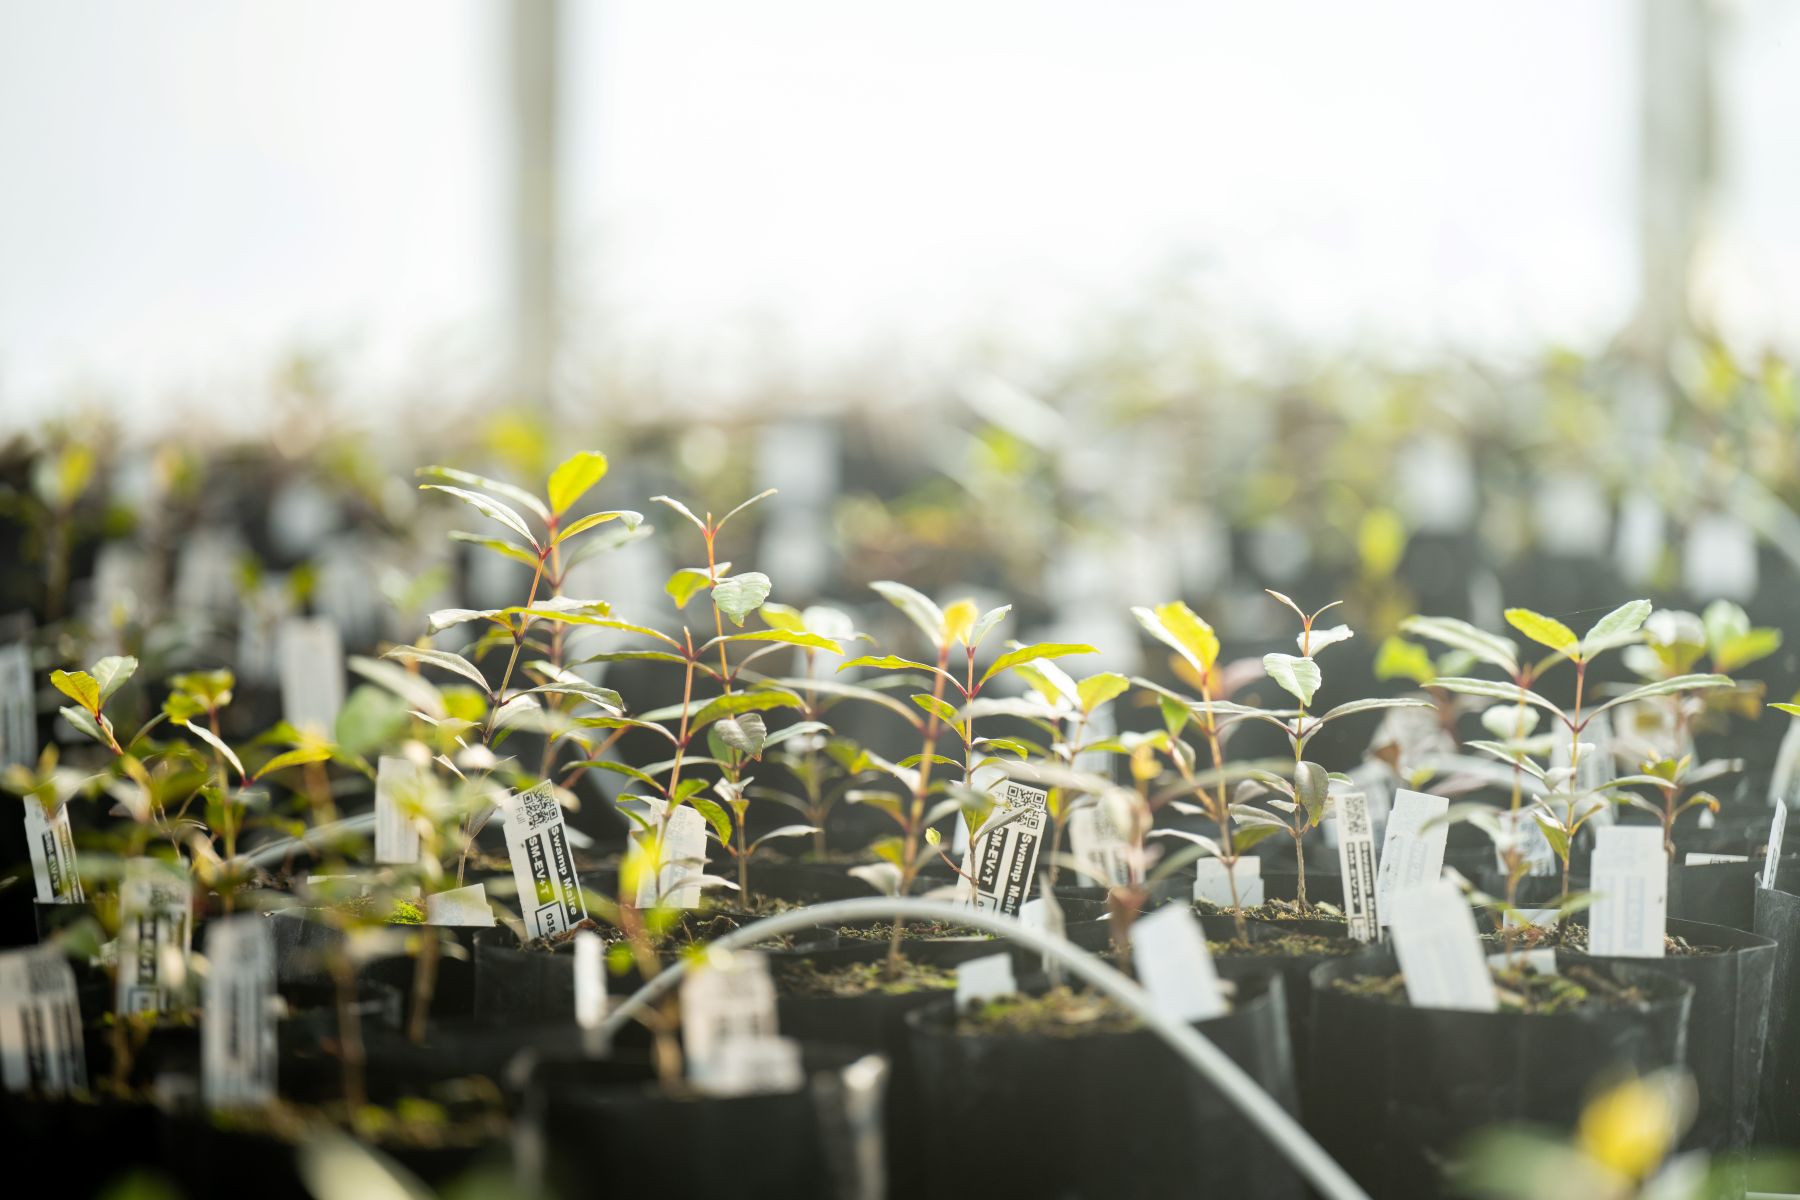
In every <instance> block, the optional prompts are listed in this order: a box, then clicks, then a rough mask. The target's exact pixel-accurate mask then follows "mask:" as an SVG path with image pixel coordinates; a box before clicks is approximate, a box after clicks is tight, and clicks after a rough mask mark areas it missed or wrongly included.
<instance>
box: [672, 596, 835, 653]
mask: <svg viewBox="0 0 1800 1200" xmlns="http://www.w3.org/2000/svg"><path fill="white" fill-rule="evenodd" d="M763 607H764V608H765V609H766V608H767V607H768V605H766V604H765V605H763ZM720 642H783V643H785V644H787V645H789V646H804V647H806V648H807V649H808V650H829V651H831V652H832V653H833V654H842V653H843V647H842V646H839V645H838V644H837V643H836V642H834V641H832V640H831V639H830V638H828V637H821V636H820V635H819V634H816V633H806V632H804V631H802V632H800V633H795V632H793V631H791V630H787V629H757V630H753V631H751V632H750V633H728V634H726V635H725V636H724V637H716V638H713V639H712V640H711V641H709V642H707V643H706V647H703V648H710V647H712V646H716V645H718V644H719V643H720Z"/></svg>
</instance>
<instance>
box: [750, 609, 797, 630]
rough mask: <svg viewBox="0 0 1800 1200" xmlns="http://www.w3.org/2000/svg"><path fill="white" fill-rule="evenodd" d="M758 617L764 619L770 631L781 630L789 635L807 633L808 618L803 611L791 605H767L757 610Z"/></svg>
mask: <svg viewBox="0 0 1800 1200" xmlns="http://www.w3.org/2000/svg"><path fill="white" fill-rule="evenodd" d="M756 615H757V616H759V617H761V618H762V619H763V622H764V624H766V625H768V627H769V628H770V629H780V630H784V631H786V632H788V633H805V632H806V617H805V615H804V614H802V613H801V611H800V610H799V609H797V608H795V607H793V606H792V605H789V604H765V605H763V606H762V607H761V608H759V609H757V610H756Z"/></svg>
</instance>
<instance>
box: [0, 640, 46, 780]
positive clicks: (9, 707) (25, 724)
mask: <svg viewBox="0 0 1800 1200" xmlns="http://www.w3.org/2000/svg"><path fill="white" fill-rule="evenodd" d="M37 756H38V748H37V693H36V692H35V691H34V690H33V689H32V686H31V651H30V649H29V648H28V647H27V646H26V645H25V643H24V642H8V643H7V644H6V645H4V646H0V767H12V766H18V767H29V766H32V765H34V764H35V763H36V762H37Z"/></svg>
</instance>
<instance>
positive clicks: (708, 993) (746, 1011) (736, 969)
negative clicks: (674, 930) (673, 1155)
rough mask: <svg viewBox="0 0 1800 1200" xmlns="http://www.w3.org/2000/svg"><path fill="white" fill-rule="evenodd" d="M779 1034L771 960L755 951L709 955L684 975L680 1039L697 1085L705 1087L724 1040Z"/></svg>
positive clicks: (717, 1067)
mask: <svg viewBox="0 0 1800 1200" xmlns="http://www.w3.org/2000/svg"><path fill="white" fill-rule="evenodd" d="M778 1032H779V1029H778V1028H777V1026H776V1023H775V984H774V983H773V981H771V980H770V978H769V960H768V959H767V958H766V957H765V956H763V955H762V954H760V953H758V952H757V951H755V950H738V951H733V952H732V953H729V954H722V953H713V954H709V955H707V957H706V961H705V962H704V963H701V964H698V965H696V966H695V967H694V968H692V969H691V970H689V971H688V973H687V975H686V977H685V978H683V979H682V981H681V1041H682V1049H683V1050H684V1051H685V1052H686V1054H687V1071H688V1081H689V1082H690V1083H692V1084H694V1086H695V1087H698V1088H700V1089H701V1090H703V1091H704V1090H709V1089H708V1085H709V1084H710V1083H711V1081H712V1080H713V1079H714V1078H715V1077H716V1075H717V1073H718V1072H719V1070H720V1063H719V1052H720V1050H721V1049H722V1048H723V1047H724V1046H725V1044H726V1043H728V1042H733V1041H744V1040H750V1039H757V1038H772V1037H774V1036H776V1034H777V1033H778Z"/></svg>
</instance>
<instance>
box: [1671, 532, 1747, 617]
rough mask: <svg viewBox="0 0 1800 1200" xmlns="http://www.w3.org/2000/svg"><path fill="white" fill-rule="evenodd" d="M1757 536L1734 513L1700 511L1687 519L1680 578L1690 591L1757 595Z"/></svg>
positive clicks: (1729, 595)
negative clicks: (1692, 517)
mask: <svg viewBox="0 0 1800 1200" xmlns="http://www.w3.org/2000/svg"><path fill="white" fill-rule="evenodd" d="M1756 576H1757V562H1756V537H1755V535H1754V534H1752V533H1751V531H1750V527H1749V526H1748V525H1746V524H1744V522H1743V521H1741V520H1739V519H1738V518H1737V517H1735V516H1728V515H1726V514H1724V513H1701V514H1700V515H1699V516H1697V517H1695V518H1694V519H1693V520H1692V521H1690V522H1689V523H1688V528H1687V539H1686V541H1685V542H1684V543H1683V544H1682V548H1681V581H1682V584H1683V585H1684V586H1685V587H1686V588H1687V590H1688V592H1689V594H1691V595H1695V596H1721V597H1723V598H1725V599H1727V600H1739V601H1743V600H1749V599H1750V598H1751V597H1752V596H1754V595H1756Z"/></svg>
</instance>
